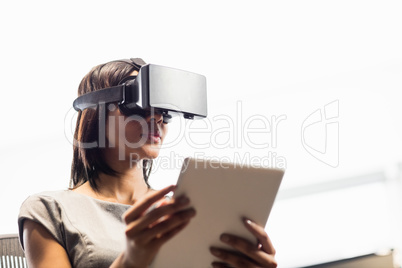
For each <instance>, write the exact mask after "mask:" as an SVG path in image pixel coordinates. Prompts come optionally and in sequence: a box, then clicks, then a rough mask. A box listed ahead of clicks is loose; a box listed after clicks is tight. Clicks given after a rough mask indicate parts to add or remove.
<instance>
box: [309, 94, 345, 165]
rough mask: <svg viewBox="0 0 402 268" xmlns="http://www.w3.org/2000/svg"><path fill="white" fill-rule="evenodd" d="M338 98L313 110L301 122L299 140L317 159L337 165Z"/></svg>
mask: <svg viewBox="0 0 402 268" xmlns="http://www.w3.org/2000/svg"><path fill="white" fill-rule="evenodd" d="M338 119H339V100H335V101H333V102H330V103H328V104H326V105H325V106H324V107H323V108H321V109H317V110H315V111H314V112H313V113H311V114H310V115H309V116H308V117H307V118H306V119H305V120H304V121H303V123H302V127H301V142H302V145H303V147H304V149H305V150H306V151H307V152H308V153H309V154H311V155H312V156H313V157H314V158H316V159H317V160H319V161H321V162H323V163H325V164H327V165H329V166H331V167H334V168H335V167H337V166H338V165H339V121H338Z"/></svg>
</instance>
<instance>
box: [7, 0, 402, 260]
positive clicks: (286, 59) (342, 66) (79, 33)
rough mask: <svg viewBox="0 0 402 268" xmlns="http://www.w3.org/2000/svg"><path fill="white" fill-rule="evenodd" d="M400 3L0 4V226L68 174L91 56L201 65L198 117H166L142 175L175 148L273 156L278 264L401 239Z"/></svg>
mask: <svg viewBox="0 0 402 268" xmlns="http://www.w3.org/2000/svg"><path fill="white" fill-rule="evenodd" d="M401 13H402V3H401V2H400V1H353V0H352V1H280V2H279V1H275V2H274V1H248V2H245V1H133V0H131V1H120V0H116V1H113V2H112V1H90V0H88V1H75V0H73V1H43V0H42V1H41V0H38V1H26V0H22V1H8V2H5V1H3V2H2V3H1V4H0V25H1V26H0V27H1V40H2V41H1V50H0V59H1V62H0V68H1V69H0V73H1V105H0V109H1V113H0V114H1V117H0V118H1V131H0V167H1V175H0V176H1V185H0V213H1V217H0V218H1V221H0V234H6V233H16V232H17V231H18V230H17V216H18V211H19V207H20V205H21V203H22V202H23V201H24V200H25V199H26V197H27V196H29V195H30V194H34V193H37V192H41V191H47V190H59V189H66V188H67V187H68V186H69V177H70V165H71V159H72V145H71V141H72V133H73V131H74V120H75V116H76V113H75V112H74V110H73V109H72V102H73V100H74V99H75V97H76V94H77V88H78V84H79V82H80V80H81V79H82V77H83V76H84V75H85V74H86V73H87V72H88V71H89V70H90V69H91V68H92V67H93V66H95V65H97V64H100V63H104V62H107V61H110V60H115V59H123V58H130V57H141V58H143V59H144V60H145V61H146V62H149V63H154V64H159V65H165V66H170V67H175V68H179V69H184V70H189V71H193V72H196V73H200V74H203V75H205V76H206V77H207V82H208V112H209V117H208V119H206V120H202V121H193V122H190V121H189V122H184V120H183V119H179V118H177V119H176V120H174V122H173V123H172V124H170V125H169V131H170V133H169V135H168V138H167V140H166V143H165V146H164V149H163V150H162V152H161V155H160V157H159V159H158V160H157V161H156V162H155V168H154V171H153V173H152V175H151V183H152V185H153V187H155V188H161V187H163V186H165V185H168V184H170V183H175V182H176V180H177V176H178V173H179V171H180V167H181V162H182V160H183V159H184V158H185V157H187V156H193V157H204V158H215V159H221V160H225V161H235V162H242V163H248V164H256V165H262V166H267V167H279V168H286V174H285V177H284V180H283V183H282V185H281V189H280V191H279V194H278V198H277V201H276V203H275V205H274V208H273V210H272V212H271V215H270V218H269V220H268V224H267V226H266V229H267V231H268V233H269V235H270V237H271V239H272V241H273V243H274V245H275V247H276V249H277V260H278V262H279V264H280V267H300V266H306V265H312V264H316V263H320V262H327V261H332V260H337V259H342V258H349V257H353V256H357V255H361V254H368V253H373V252H378V251H382V250H387V249H398V248H399V249H401V248H402V232H401V227H402V210H401V205H402V200H401V190H402V187H401V179H402V146H401V145H402V123H401V122H402V105H401V97H400V96H401V94H400V92H401V86H402V50H401V47H402V35H401V31H402V17H401V16H400V14H401Z"/></svg>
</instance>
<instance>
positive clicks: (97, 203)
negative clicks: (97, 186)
mask: <svg viewBox="0 0 402 268" xmlns="http://www.w3.org/2000/svg"><path fill="white" fill-rule="evenodd" d="M128 208H130V205H124V204H118V203H112V202H107V201H102V200H98V199H94V198H92V197H89V196H86V195H82V194H79V193H76V192H74V191H70V190H64V191H57V192H43V193H40V194H36V195H32V196H30V197H28V198H27V199H26V200H25V201H24V203H23V204H22V206H21V209H20V214H19V216H18V225H19V235H20V242H21V245H22V247H23V248H24V243H23V239H22V231H23V224H24V220H25V219H30V220H33V221H35V222H38V223H40V224H42V225H43V226H44V227H45V228H46V229H47V230H48V231H49V232H50V233H51V234H52V235H53V237H54V238H55V239H56V241H57V242H59V244H60V245H61V246H63V247H64V249H65V250H66V252H67V254H68V257H69V259H70V262H71V265H72V266H73V267H86V268H87V267H88V268H90V267H94V268H101V267H109V266H110V265H111V264H112V262H113V261H114V260H115V259H116V258H117V257H118V255H119V254H120V253H121V252H122V251H123V250H124V248H125V243H126V242H125V241H126V240H125V234H124V231H125V224H124V222H123V220H122V215H123V213H124V212H125V211H126V210H127V209H128Z"/></svg>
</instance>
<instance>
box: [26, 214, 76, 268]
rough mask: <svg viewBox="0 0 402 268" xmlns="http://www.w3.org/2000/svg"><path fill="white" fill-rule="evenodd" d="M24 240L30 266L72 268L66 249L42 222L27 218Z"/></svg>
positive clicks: (31, 267)
mask: <svg viewBox="0 0 402 268" xmlns="http://www.w3.org/2000/svg"><path fill="white" fill-rule="evenodd" d="M23 230H24V231H23V241H24V248H25V256H26V259H27V263H28V267H29V268H35V267H44V268H46V267H60V268H71V264H70V261H69V259H68V256H67V252H66V250H65V249H64V248H63V247H62V246H61V245H60V244H59V243H58V242H57V241H56V240H55V239H54V238H53V236H52V235H51V234H50V233H49V231H47V230H46V228H45V227H43V226H42V225H41V224H40V223H37V222H34V221H31V220H25V221H24V227H23Z"/></svg>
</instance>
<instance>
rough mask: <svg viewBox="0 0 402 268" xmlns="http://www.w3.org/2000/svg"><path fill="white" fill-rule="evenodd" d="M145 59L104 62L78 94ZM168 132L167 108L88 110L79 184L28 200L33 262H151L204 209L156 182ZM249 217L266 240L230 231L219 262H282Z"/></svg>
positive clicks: (134, 70)
mask: <svg viewBox="0 0 402 268" xmlns="http://www.w3.org/2000/svg"><path fill="white" fill-rule="evenodd" d="M142 64H144V62H142V60H140V59H136V60H132V61H126V60H122V61H113V62H109V63H106V64H102V65H99V66H96V67H94V68H93V69H92V70H91V71H90V72H89V73H88V74H87V75H86V76H85V77H84V78H83V80H82V81H81V83H80V86H79V89H78V95H79V96H80V95H82V94H85V93H88V92H92V91H96V90H100V89H102V88H107V87H112V86H116V85H118V84H119V83H120V82H121V81H122V80H123V79H125V78H126V77H128V76H132V75H134V76H135V75H136V74H138V71H139V68H140V67H141V65H142ZM102 115H104V116H102ZM133 118H134V119H133ZM100 130H103V131H100ZM166 132H167V124H166V123H164V120H163V116H162V115H161V114H142V115H141V117H139V116H138V115H134V117H128V116H126V115H124V114H123V113H121V111H120V110H119V109H118V108H116V106H115V105H113V104H110V105H108V106H105V105H103V106H102V105H99V106H98V107H96V108H94V109H86V110H84V111H82V112H81V111H80V112H79V114H78V118H77V125H76V130H75V134H74V137H75V144H74V156H73V163H72V170H71V186H72V188H71V189H69V190H65V191H58V192H45V193H41V194H37V195H33V196H30V197H29V198H28V199H27V200H26V201H25V202H24V203H23V205H22V207H21V211H20V215H19V219H18V223H19V232H20V240H21V245H22V246H23V248H24V250H25V253H26V258H27V261H28V265H29V267H31V268H33V267H85V268H87V267H96V268H98V267H148V265H149V264H150V263H151V262H152V259H153V258H154V256H155V255H156V254H157V252H158V250H159V248H160V247H161V246H163V244H164V243H165V242H166V241H168V240H169V239H170V238H172V237H173V236H175V235H176V234H177V233H178V232H180V231H181V230H182V229H183V228H185V227H186V225H187V224H189V222H190V221H191V218H193V217H194V215H195V213H196V212H195V210H194V209H193V208H186V209H184V208H185V207H187V205H188V204H189V199H188V198H187V197H185V196H181V197H179V198H175V199H171V200H168V199H167V198H166V197H165V196H166V195H167V194H168V193H169V192H171V191H174V189H175V186H169V187H166V188H164V189H162V190H158V191H155V190H152V189H151V188H150V187H149V185H148V177H149V174H150V170H151V167H152V159H154V158H156V157H157V156H158V154H159V150H160V146H161V144H162V143H163V141H164V138H165V136H166ZM244 224H245V226H246V228H247V229H248V230H249V231H250V232H251V233H253V234H254V235H255V236H256V238H257V239H258V241H259V244H258V245H255V244H252V243H250V242H248V241H246V240H244V239H242V238H239V237H236V236H233V235H230V234H222V236H221V240H222V241H223V242H224V243H226V244H228V245H230V246H232V247H233V251H228V250H223V249H219V248H211V249H210V250H211V254H213V255H215V256H216V257H217V258H218V259H220V260H221V261H220V262H214V263H213V264H212V266H213V267H227V266H228V265H232V266H234V267H276V262H275V260H274V255H275V250H274V248H273V246H272V244H271V242H270V240H269V238H268V236H267V234H266V233H265V231H264V228H263V227H261V226H258V225H256V224H254V223H253V222H251V221H250V220H245V221H244ZM206 265H208V264H206ZM189 267H191V264H189Z"/></svg>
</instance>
